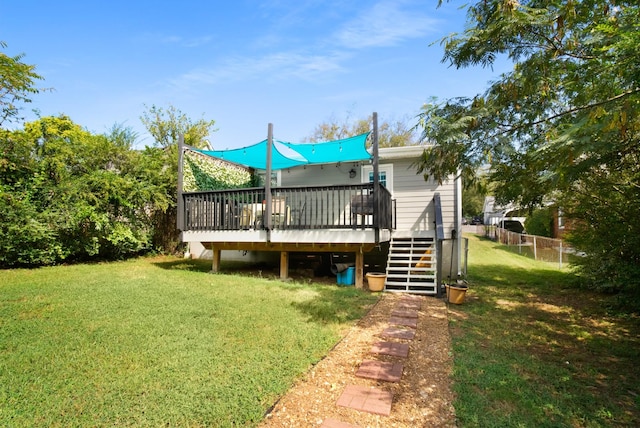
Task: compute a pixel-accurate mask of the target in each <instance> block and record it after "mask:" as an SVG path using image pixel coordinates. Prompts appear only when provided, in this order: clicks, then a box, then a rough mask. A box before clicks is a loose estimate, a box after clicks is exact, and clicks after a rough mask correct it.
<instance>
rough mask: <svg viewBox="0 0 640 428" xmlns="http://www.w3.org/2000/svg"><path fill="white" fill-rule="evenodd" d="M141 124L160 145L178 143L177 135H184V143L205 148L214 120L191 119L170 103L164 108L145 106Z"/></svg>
mask: <svg viewBox="0 0 640 428" xmlns="http://www.w3.org/2000/svg"><path fill="white" fill-rule="evenodd" d="M140 120H141V121H142V123H143V125H144V126H145V128H147V130H148V131H149V133H150V134H151V135H152V136H153V138H154V139H155V141H156V144H158V145H159V146H160V147H165V148H166V147H169V146H171V145H175V144H177V143H178V137H179V136H180V135H181V134H182V135H184V143H185V144H186V145H188V146H191V147H195V148H198V149H203V148H206V146H207V145H208V141H207V140H206V137H207V136H208V135H209V134H210V133H211V132H214V131H215V129H212V128H213V126H214V125H215V123H216V122H215V120H204V119H200V120H197V121H196V122H193V121H191V119H189V118H188V117H187V115H185V114H184V113H182V112H181V111H180V110H179V109H177V108H176V107H174V106H172V105H170V106H169V107H168V108H167V109H166V110H165V109H163V108H162V107H156V106H155V105H152V106H151V107H147V111H146V112H144V114H143V115H142V117H141V118H140Z"/></svg>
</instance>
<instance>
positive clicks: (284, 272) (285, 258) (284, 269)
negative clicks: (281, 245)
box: [280, 251, 289, 279]
mask: <svg viewBox="0 0 640 428" xmlns="http://www.w3.org/2000/svg"><path fill="white" fill-rule="evenodd" d="M287 278H289V252H288V251H280V279H287Z"/></svg>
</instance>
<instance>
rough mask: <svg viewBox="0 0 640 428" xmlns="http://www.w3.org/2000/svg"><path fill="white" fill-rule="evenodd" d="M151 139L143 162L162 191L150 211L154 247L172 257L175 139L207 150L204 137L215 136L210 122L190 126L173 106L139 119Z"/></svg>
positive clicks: (176, 245)
mask: <svg viewBox="0 0 640 428" xmlns="http://www.w3.org/2000/svg"><path fill="white" fill-rule="evenodd" d="M140 119H141V121H142V123H143V124H144V126H145V127H146V128H147V130H148V131H149V133H150V134H151V135H152V136H153V138H154V139H155V142H156V144H155V147H147V148H146V149H145V151H144V156H143V161H144V166H145V168H146V169H147V171H155V173H154V174H153V180H154V181H155V182H156V183H157V185H158V186H160V187H161V188H162V189H163V192H162V194H163V200H164V202H166V203H163V204H162V205H158V206H156V207H155V209H154V210H153V211H152V213H151V216H152V221H153V227H154V236H153V244H154V247H156V248H159V249H162V250H163V251H166V252H170V253H174V252H177V251H178V250H179V248H180V245H181V243H180V239H179V232H178V230H177V229H176V216H177V212H176V207H177V193H176V189H177V186H178V148H177V143H178V137H179V135H180V134H182V135H184V143H185V144H187V145H189V146H192V147H196V148H205V147H207V146H208V144H209V143H208V141H207V139H206V137H207V136H208V135H209V134H210V133H211V132H215V129H213V126H214V124H215V121H214V120H205V119H200V120H198V121H196V122H193V121H192V120H191V119H189V118H188V117H187V116H186V115H185V114H184V113H182V112H181V111H180V110H179V109H177V108H175V107H174V106H169V107H168V108H167V109H166V110H164V109H162V108H161V107H156V106H151V107H150V108H148V110H147V111H146V112H144V113H143V115H142V117H141V118H140Z"/></svg>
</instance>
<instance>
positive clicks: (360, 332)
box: [260, 293, 455, 428]
mask: <svg viewBox="0 0 640 428" xmlns="http://www.w3.org/2000/svg"><path fill="white" fill-rule="evenodd" d="M401 298H402V296H401V295H399V294H390V293H387V294H384V296H383V297H382V298H381V300H380V301H379V302H378V303H377V304H376V305H375V306H374V307H373V308H372V309H371V311H370V312H369V313H368V314H367V315H366V316H365V317H364V318H363V319H362V320H360V321H359V322H358V324H357V325H355V326H354V327H353V328H351V329H350V330H349V332H348V333H347V335H346V336H345V337H344V339H343V340H342V341H341V342H340V343H338V344H337V345H336V347H335V348H334V349H333V350H332V351H331V352H330V353H329V355H327V357H326V358H324V359H323V360H322V361H320V362H319V363H318V364H317V365H316V366H314V367H313V368H312V369H311V370H310V371H309V372H308V373H307V374H306V375H305V376H304V377H303V378H302V379H300V380H299V381H298V382H297V383H296V384H295V385H294V386H293V387H292V388H291V389H290V390H289V391H288V392H287V394H285V395H284V396H283V397H282V398H281V399H280V400H279V401H278V403H277V404H276V405H275V407H274V408H273V409H272V410H271V412H270V413H269V414H268V415H267V417H266V418H265V420H264V421H263V423H262V424H261V425H260V427H262V428H271V427H319V426H321V425H322V424H323V422H324V421H325V420H327V419H334V420H338V421H342V422H346V423H350V424H353V425H355V426H359V427H412V428H413V427H453V426H455V414H454V410H453V405H452V402H453V393H452V389H451V367H452V355H451V343H450V337H449V333H448V321H447V307H446V304H445V303H444V301H442V300H441V299H436V298H432V297H421V298H420V302H421V309H420V311H419V316H418V326H417V330H416V336H415V338H414V339H413V340H411V341H405V340H400V339H394V340H393V341H396V342H401V343H407V344H409V355H408V357H406V358H401V357H391V356H384V355H378V354H371V352H370V351H371V348H372V346H373V344H374V343H376V342H379V341H380V340H382V339H381V338H380V337H379V335H380V333H382V331H383V330H384V329H385V328H387V327H389V324H388V321H389V318H390V316H391V312H392V311H393V310H394V309H395V308H396V306H397V303H398V300H399V299H401ZM371 359H373V360H379V361H393V362H402V363H403V364H404V370H403V374H402V378H401V380H400V382H397V383H396V382H383V381H376V380H371V379H364V378H360V377H356V376H355V373H356V371H357V370H358V368H359V366H360V363H361V362H362V361H363V360H371ZM347 385H358V386H374V387H376V388H378V389H382V390H384V391H388V392H391V393H393V404H392V407H391V414H390V415H389V416H379V415H374V414H369V413H366V412H360V411H357V410H353V409H350V408H346V407H340V406H337V405H336V402H337V401H338V398H339V397H340V395H341V394H342V392H343V391H344V389H345V387H346V386H347Z"/></svg>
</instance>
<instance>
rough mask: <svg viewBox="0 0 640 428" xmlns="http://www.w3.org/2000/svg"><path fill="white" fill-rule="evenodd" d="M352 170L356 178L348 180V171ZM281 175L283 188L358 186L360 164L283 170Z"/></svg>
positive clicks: (350, 163) (348, 163)
mask: <svg viewBox="0 0 640 428" xmlns="http://www.w3.org/2000/svg"><path fill="white" fill-rule="evenodd" d="M352 169H353V170H354V171H356V176H355V177H354V178H349V171H350V170H352ZM281 174H282V175H281V184H282V186H285V187H286V186H331V185H339V184H360V163H356V162H347V163H339V164H328V165H322V166H319V165H311V166H307V167H301V166H299V167H296V168H291V169H283V170H282V171H281Z"/></svg>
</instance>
